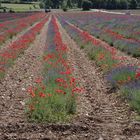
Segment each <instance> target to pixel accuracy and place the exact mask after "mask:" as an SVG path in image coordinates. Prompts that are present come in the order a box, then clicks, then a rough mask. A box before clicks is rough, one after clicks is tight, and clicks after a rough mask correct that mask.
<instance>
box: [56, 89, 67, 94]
mask: <svg viewBox="0 0 140 140" xmlns="http://www.w3.org/2000/svg"><path fill="white" fill-rule="evenodd" d="M56 92H57V93H62V94H66V92H65V91H63V90H61V89H57V90H56Z"/></svg>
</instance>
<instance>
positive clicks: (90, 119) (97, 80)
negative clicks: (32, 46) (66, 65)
mask: <svg viewBox="0 0 140 140" xmlns="http://www.w3.org/2000/svg"><path fill="white" fill-rule="evenodd" d="M60 29H61V33H62V35H63V40H64V42H65V43H66V44H67V45H68V46H69V48H70V50H69V59H70V62H71V63H72V65H73V66H74V68H75V75H77V76H78V78H79V82H80V85H83V87H84V89H85V92H84V93H83V94H81V95H80V99H79V100H81V101H80V102H79V106H78V108H81V109H79V110H80V111H81V113H80V112H79V114H80V115H79V116H78V117H77V119H76V123H80V124H81V125H86V126H87V125H88V127H89V132H90V133H89V134H87V137H86V138H85V137H82V136H81V138H82V139H107V140H112V139H125V140H128V139H133V140H134V139H136V140H138V139H140V125H138V126H137V128H134V122H133V119H132V116H133V112H132V111H131V110H130V109H129V106H128V105H127V103H126V102H125V101H123V100H120V98H118V95H117V94H116V93H111V94H109V93H108V91H109V90H110V87H109V86H108V83H107V81H106V80H105V79H104V78H103V74H102V72H100V71H99V70H98V68H97V67H96V65H95V63H94V62H91V61H90V60H88V57H87V56H86V55H85V54H84V53H83V52H82V51H81V50H80V49H79V48H78V46H77V45H76V44H75V42H74V41H73V40H72V39H71V38H70V37H69V35H68V34H67V33H66V31H65V30H64V29H63V28H62V27H61V26H60ZM128 130H129V132H130V131H132V133H131V134H130V135H127V131H128ZM138 130H139V131H138ZM133 131H134V132H136V133H135V134H133Z"/></svg>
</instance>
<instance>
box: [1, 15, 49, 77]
mask: <svg viewBox="0 0 140 140" xmlns="http://www.w3.org/2000/svg"><path fill="white" fill-rule="evenodd" d="M47 20H48V18H46V17H45V18H44V19H43V20H41V21H40V22H39V23H37V24H36V25H35V26H33V27H32V28H31V29H30V30H29V31H27V32H26V33H25V34H24V35H22V36H21V37H20V38H18V39H17V40H16V41H14V42H12V43H11V44H10V45H9V46H7V48H5V49H2V50H1V51H0V79H1V78H3V77H4V75H5V72H6V70H7V69H8V68H9V67H10V66H12V65H13V64H14V61H15V60H16V59H17V57H18V56H19V55H20V54H22V53H23V52H24V50H25V49H26V48H28V47H29V45H30V44H31V43H32V42H33V41H34V40H35V38H36V35H37V34H38V33H39V32H40V31H41V29H42V28H43V26H44V24H45V23H46V21H47Z"/></svg>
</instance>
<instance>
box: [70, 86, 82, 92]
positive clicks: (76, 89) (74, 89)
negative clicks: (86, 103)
mask: <svg viewBox="0 0 140 140" xmlns="http://www.w3.org/2000/svg"><path fill="white" fill-rule="evenodd" d="M82 91H83V90H82V88H78V87H76V88H73V89H72V92H79V93H80V92H82Z"/></svg>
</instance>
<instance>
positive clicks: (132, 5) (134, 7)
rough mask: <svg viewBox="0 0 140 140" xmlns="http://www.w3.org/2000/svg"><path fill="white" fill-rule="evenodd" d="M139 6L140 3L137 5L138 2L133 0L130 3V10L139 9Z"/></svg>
mask: <svg viewBox="0 0 140 140" xmlns="http://www.w3.org/2000/svg"><path fill="white" fill-rule="evenodd" d="M137 5H138V3H137V1H136V0H131V1H130V8H131V9H136V8H137Z"/></svg>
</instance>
